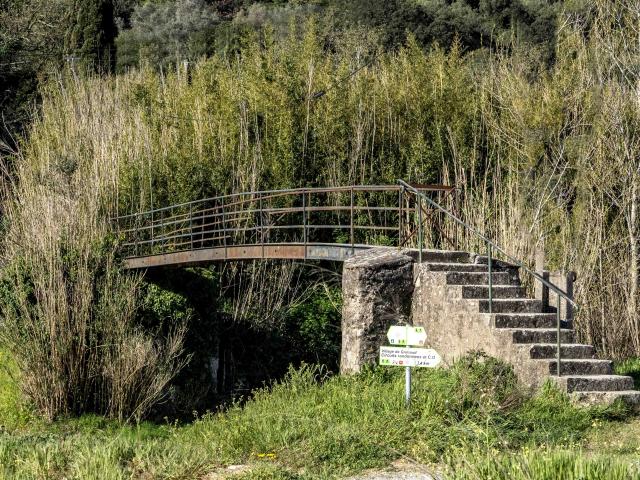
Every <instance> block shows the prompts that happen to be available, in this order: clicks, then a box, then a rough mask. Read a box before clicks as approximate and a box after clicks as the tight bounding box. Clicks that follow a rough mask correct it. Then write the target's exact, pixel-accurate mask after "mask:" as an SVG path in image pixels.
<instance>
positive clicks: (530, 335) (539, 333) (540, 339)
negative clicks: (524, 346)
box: [512, 328, 575, 343]
mask: <svg viewBox="0 0 640 480" xmlns="http://www.w3.org/2000/svg"><path fill="white" fill-rule="evenodd" d="M512 330H513V343H554V342H555V341H556V338H557V330H556V329H555V328H519V329H512ZM574 339H575V333H574V331H573V330H570V329H568V328H563V329H562V330H560V340H561V341H562V343H573V341H574Z"/></svg>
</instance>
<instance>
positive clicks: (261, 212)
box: [258, 193, 264, 258]
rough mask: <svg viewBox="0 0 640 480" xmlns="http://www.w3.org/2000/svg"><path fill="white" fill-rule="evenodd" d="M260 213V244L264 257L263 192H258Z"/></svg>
mask: <svg viewBox="0 0 640 480" xmlns="http://www.w3.org/2000/svg"><path fill="white" fill-rule="evenodd" d="M258 214H259V215H260V245H261V246H262V249H261V255H262V258H264V212H263V210H262V193H258Z"/></svg>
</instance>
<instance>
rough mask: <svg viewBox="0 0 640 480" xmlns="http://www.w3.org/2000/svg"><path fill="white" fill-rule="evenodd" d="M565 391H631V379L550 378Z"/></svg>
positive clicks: (624, 377) (594, 377)
mask: <svg viewBox="0 0 640 480" xmlns="http://www.w3.org/2000/svg"><path fill="white" fill-rule="evenodd" d="M551 378H553V379H554V381H555V382H557V384H558V385H559V386H560V387H561V388H563V389H564V390H566V391H567V393H573V392H619V391H629V390H633V387H634V385H633V378H631V377H626V376H623V375H567V376H564V377H562V376H561V377H551Z"/></svg>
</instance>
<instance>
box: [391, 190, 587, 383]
mask: <svg viewBox="0 0 640 480" xmlns="http://www.w3.org/2000/svg"><path fill="white" fill-rule="evenodd" d="M398 184H399V185H400V186H401V187H402V188H403V189H404V190H405V191H406V192H409V193H411V194H413V195H414V196H415V198H416V201H415V204H416V208H417V210H418V229H419V232H418V258H419V261H422V250H423V248H424V234H423V232H424V229H423V223H422V212H423V204H426V205H428V207H429V209H431V210H436V211H439V212H441V213H444V214H445V216H446V217H448V218H449V219H450V220H452V221H453V222H454V223H455V224H457V225H459V226H460V227H462V228H463V229H464V230H466V231H468V232H470V233H471V234H473V235H474V236H475V237H476V238H478V239H479V240H480V241H481V242H482V243H484V245H485V248H486V252H487V264H488V265H487V266H488V273H489V282H488V283H489V313H492V312H493V279H492V273H493V268H492V267H493V259H494V256H495V254H496V253H498V254H499V255H501V256H502V259H503V260H505V261H507V262H509V263H511V264H513V265H515V266H517V267H519V268H520V269H521V270H522V271H524V272H526V273H527V274H529V275H531V277H532V278H533V280H534V281H537V282H540V283H541V284H542V285H544V286H545V287H547V288H548V289H549V290H550V291H552V292H554V293H555V294H556V295H557V299H558V301H557V303H556V348H557V359H556V363H557V365H556V374H557V376H561V360H562V354H561V348H562V336H561V326H562V321H561V319H560V305H561V302H560V298H563V299H564V300H565V302H567V304H568V305H572V306H573V307H574V308H575V309H576V310H577V308H578V305H577V304H576V303H575V302H574V300H573V299H572V298H571V297H570V296H569V295H568V294H567V293H566V292H564V291H563V290H562V289H560V288H559V287H558V286H557V285H554V284H553V283H551V282H549V281H548V280H546V279H545V278H543V277H542V276H541V275H539V274H538V273H536V272H535V271H533V270H532V269H530V268H529V267H528V266H527V265H525V264H524V263H523V262H522V261H520V260H518V259H516V258H514V257H513V256H511V255H509V254H508V253H507V252H505V251H504V249H502V248H501V247H499V246H498V245H496V244H495V243H494V242H493V241H492V240H490V239H488V238H487V237H486V236H485V235H483V234H481V233H480V232H478V231H477V230H476V229H474V228H473V227H472V226H471V225H469V224H468V223H466V222H464V221H463V220H461V219H460V218H459V217H458V216H456V215H455V214H454V213H452V212H451V211H449V210H447V209H446V208H444V207H442V206H441V205H440V204H439V203H437V202H436V201H434V200H433V199H431V198H429V196H427V195H425V194H424V193H423V192H422V191H420V190H418V189H417V188H415V187H414V186H412V185H410V184H408V183H407V182H405V181H403V180H398Z"/></svg>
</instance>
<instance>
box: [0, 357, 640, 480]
mask: <svg viewBox="0 0 640 480" xmlns="http://www.w3.org/2000/svg"><path fill="white" fill-rule="evenodd" d="M320 372H321V370H319V369H317V368H315V367H310V366H306V367H303V368H301V369H299V370H291V371H290V372H289V374H288V376H287V377H286V378H285V379H284V380H283V381H282V382H280V383H278V384H276V385H274V386H273V387H272V388H265V389H262V390H259V391H257V392H255V395H254V396H253V398H251V399H250V400H247V401H246V402H242V403H238V404H235V405H231V406H229V408H227V409H226V410H225V411H220V412H217V413H210V414H207V415H205V416H203V417H200V418H199V419H197V420H196V421H194V422H193V423H191V424H189V425H172V424H167V425H154V424H149V423H141V424H139V425H121V424H118V423H116V422H111V421H107V420H105V419H103V418H101V417H96V416H84V417H82V418H80V419H68V420H61V421H58V422H55V423H53V424H50V425H45V424H44V423H42V422H38V421H35V420H33V419H32V420H26V423H23V424H22V426H21V427H20V428H17V429H14V430H13V431H11V432H8V431H7V432H4V433H1V434H0V479H5V478H6V479H14V478H18V479H20V478H24V479H28V478H29V479H30V478H49V479H62V478H65V479H94V478H96V479H112V478H113V479H118V478H127V479H129V478H144V479H147V478H149V479H152V478H184V479H187V478H202V477H203V476H204V475H206V474H208V473H211V472H214V471H220V472H224V468H225V467H226V466H228V465H234V464H248V465H250V468H249V469H248V470H247V471H244V472H243V473H240V474H237V475H236V476H234V478H242V479H262V478H265V479H266V478H283V479H289V478H342V477H345V476H348V475H351V474H354V473H357V472H359V471H362V470H366V469H371V468H381V467H386V466H388V465H389V464H390V463H391V462H393V461H394V460H396V459H398V458H401V457H403V458H410V459H412V461H415V462H419V463H421V464H424V465H428V466H429V468H431V469H434V470H441V471H443V472H446V473H447V475H448V477H450V478H460V479H467V478H469V479H470V478H494V479H502V478H504V479H505V480H506V479H507V478H515V479H519V478H523V479H524V478H527V479H538V478H540V479H545V478H567V479H573V478H576V479H577V478H581V479H582V480H588V479H591V478H593V479H596V478H597V479H601V478H603V479H609V478H610V479H612V480H614V479H617V478H632V477H631V475H632V470H631V469H632V468H633V467H632V466H631V461H630V460H629V459H628V458H627V457H621V459H620V460H615V459H611V458H609V459H607V458H600V457H596V456H594V455H592V453H591V452H595V451H598V452H599V453H601V454H602V453H604V450H603V449H602V446H603V445H605V443H606V441H607V440H606V439H605V438H604V437H603V438H599V437H595V436H594V431H600V430H607V429H614V428H618V429H622V428H624V426H625V425H626V424H627V423H625V419H626V418H628V415H627V412H626V411H625V409H624V408H623V407H622V406H621V405H616V406H614V407H612V408H606V409H605V408H589V409H581V408H576V407H574V406H573V405H571V403H570V402H569V401H568V399H567V398H566V396H564V395H562V394H561V393H560V392H558V391H557V390H555V389H554V388H553V387H551V386H550V385H548V386H546V387H545V388H544V389H542V391H541V392H539V394H537V395H536V396H534V397H527V396H525V395H524V394H523V393H522V392H521V391H520V390H519V388H518V387H517V385H516V382H515V377H514V376H513V373H512V372H511V370H510V369H508V368H506V367H505V366H504V365H503V364H502V363H500V362H498V361H495V360H493V359H490V358H486V357H483V356H479V357H468V358H465V359H462V360H460V361H458V362H457V363H456V364H455V365H454V366H453V367H452V368H450V369H448V370H443V369H436V370H428V369H421V370H420V369H416V371H415V374H414V383H413V385H414V389H413V403H412V406H411V408H410V409H406V408H405V407H404V405H403V390H404V377H403V372H402V369H392V368H385V369H383V368H376V369H370V370H367V371H365V372H363V373H362V374H360V375H357V376H352V377H331V378H324V377H322V376H321V374H320ZM15 405H16V404H14V406H15ZM4 412H5V410H3V411H2V414H4ZM635 438H636V440H635V445H638V440H637V436H636V437H635ZM629 442H630V443H631V444H633V442H634V440H632V437H631V435H630V436H629ZM581 448H583V449H584V451H582V450H580V449H581ZM639 451H640V450H639ZM554 469H555V470H556V471H558V472H573V473H571V474H569V473H567V474H566V475H567V476H565V477H552V476H549V475H551V474H550V473H548V472H553V471H554ZM514 472H515V473H514ZM518 472H520V473H518ZM522 472H532V473H531V475H529V476H526V475H525V474H524V473H522ZM545 472H547V473H545ZM602 472H606V474H603V473H602ZM516 473H517V474H516ZM518 475H520V476H518ZM527 475H528V474H527ZM545 475H547V476H545ZM571 475H573V476H571ZM620 475H627V476H626V477H625V476H620Z"/></svg>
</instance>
